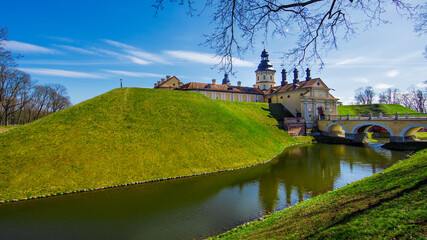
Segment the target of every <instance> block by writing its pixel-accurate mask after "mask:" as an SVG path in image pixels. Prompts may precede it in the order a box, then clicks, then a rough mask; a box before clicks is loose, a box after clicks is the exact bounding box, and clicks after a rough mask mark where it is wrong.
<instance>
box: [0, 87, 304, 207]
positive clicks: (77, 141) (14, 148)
mask: <svg viewBox="0 0 427 240" xmlns="http://www.w3.org/2000/svg"><path fill="white" fill-rule="evenodd" d="M276 125H277V121H276V120H275V119H274V118H273V117H272V116H271V112H270V111H269V110H268V104H264V103H243V102H229V101H219V100H212V99H209V98H207V97H205V96H204V95H202V94H200V93H195V92H182V91H167V90H157V89H141V88H121V89H115V90H112V91H110V92H107V93H105V94H102V95H100V96H97V97H95V98H93V99H90V100H87V101H85V102H82V103H80V104H77V105H75V106H72V107H69V108H67V109H65V110H63V111H60V112H58V113H55V114H52V115H49V116H47V117H44V118H42V119H40V120H38V121H35V122H32V123H29V124H26V125H24V126H20V127H19V128H16V129H14V130H13V131H8V132H5V133H2V134H0V151H1V153H2V154H1V155H0V200H10V199H19V198H25V197H31V196H38V195H46V194H52V193H61V192H67V191H73V190H80V189H89V188H98V187H105V186H113V185H118V184H125V183H130V182H137V181H146V180H152V179H159V178H166V177H174V176H183V175H192V174H197V173H203V172H210V171H218V170H223V169H230V168H239V167H243V166H248V165H251V164H256V163H259V162H264V161H266V160H268V159H270V158H271V157H273V156H274V155H276V154H277V153H279V152H280V151H281V149H282V148H283V147H284V146H286V145H290V144H293V143H296V142H297V141H296V140H295V139H293V138H292V137H290V136H289V135H288V134H287V133H286V132H285V131H283V130H280V129H278V128H277V127H276Z"/></svg>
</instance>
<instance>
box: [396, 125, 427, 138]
mask: <svg viewBox="0 0 427 240" xmlns="http://www.w3.org/2000/svg"><path fill="white" fill-rule="evenodd" d="M421 128H427V124H412V125H409V126H407V127H405V128H404V129H403V130H402V131H401V132H400V136H401V137H406V136H413V135H415V134H416V133H417V132H418V130H420V129H421Z"/></svg>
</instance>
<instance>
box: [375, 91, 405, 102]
mask: <svg viewBox="0 0 427 240" xmlns="http://www.w3.org/2000/svg"><path fill="white" fill-rule="evenodd" d="M378 97H379V102H380V103H384V104H399V103H400V102H399V89H396V88H388V89H387V90H386V91H384V92H382V93H380V95H379V96H378Z"/></svg>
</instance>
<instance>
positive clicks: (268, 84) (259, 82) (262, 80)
mask: <svg viewBox="0 0 427 240" xmlns="http://www.w3.org/2000/svg"><path fill="white" fill-rule="evenodd" d="M255 73H256V87H257V88H259V89H261V91H263V92H266V91H267V90H268V89H270V88H272V87H274V85H275V79H274V74H275V73H276V70H274V69H273V65H271V63H270V60H268V52H267V51H266V50H265V49H264V51H262V53H261V62H260V64H259V65H258V69H257V70H256V71H255Z"/></svg>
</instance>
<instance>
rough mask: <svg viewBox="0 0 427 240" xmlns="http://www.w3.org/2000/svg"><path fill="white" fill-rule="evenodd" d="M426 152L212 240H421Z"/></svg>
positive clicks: (426, 180) (426, 192) (424, 216)
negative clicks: (399, 239) (401, 239)
mask: <svg viewBox="0 0 427 240" xmlns="http://www.w3.org/2000/svg"><path fill="white" fill-rule="evenodd" d="M426 169H427V149H425V150H423V151H420V152H418V153H417V154H415V155H414V156H412V157H411V158H409V159H407V160H404V161H401V162H399V163H397V164H395V165H393V166H392V167H390V168H388V169H386V170H384V171H383V172H381V173H377V174H375V175H373V176H371V177H367V178H365V179H362V180H360V181H357V182H355V183H352V184H349V185H347V186H345V187H342V188H340V189H338V190H335V191H332V192H329V193H326V194H323V195H320V196H317V197H314V198H312V199H310V200H307V201H305V202H301V203H299V204H297V205H295V206H293V207H291V208H287V209H285V210H283V211H280V212H277V213H273V214H271V215H268V216H266V217H264V219H263V220H260V221H254V222H251V223H249V224H246V225H243V226H239V227H237V228H235V229H233V230H231V231H229V232H226V233H224V234H221V235H219V236H216V237H213V239H219V238H220V239H305V238H310V239H398V238H403V239H425V237H426V232H427V231H426V230H427V228H426V219H427V209H426V208H425V206H426V205H427V198H426V196H427V187H426V183H427V171H426Z"/></svg>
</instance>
